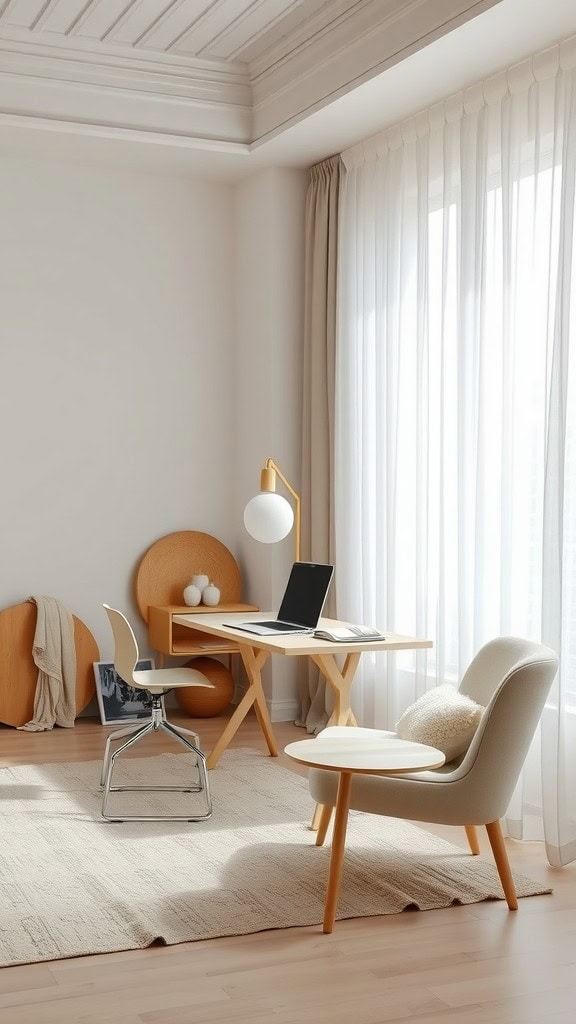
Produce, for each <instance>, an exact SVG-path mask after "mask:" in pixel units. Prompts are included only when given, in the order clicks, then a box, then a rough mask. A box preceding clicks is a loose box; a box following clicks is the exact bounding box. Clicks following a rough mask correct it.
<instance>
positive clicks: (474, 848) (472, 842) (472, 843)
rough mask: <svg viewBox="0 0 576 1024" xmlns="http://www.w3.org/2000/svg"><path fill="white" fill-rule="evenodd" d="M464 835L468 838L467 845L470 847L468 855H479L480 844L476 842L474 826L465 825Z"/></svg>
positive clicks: (476, 835)
mask: <svg viewBox="0 0 576 1024" xmlns="http://www.w3.org/2000/svg"><path fill="white" fill-rule="evenodd" d="M464 828H465V829H466V835H467V837H468V845H469V847H470V853H471V854H472V855H473V856H474V857H477V856H478V854H479V853H480V843H479V842H478V833H477V832H476V826H475V825H465V826H464Z"/></svg>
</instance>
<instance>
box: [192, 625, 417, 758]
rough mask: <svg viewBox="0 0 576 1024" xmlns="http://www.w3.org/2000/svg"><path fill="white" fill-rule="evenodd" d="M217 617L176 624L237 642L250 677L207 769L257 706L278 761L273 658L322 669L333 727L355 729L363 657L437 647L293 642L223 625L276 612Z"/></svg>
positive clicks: (304, 638) (303, 638)
mask: <svg viewBox="0 0 576 1024" xmlns="http://www.w3.org/2000/svg"><path fill="white" fill-rule="evenodd" d="M214 611H217V612H218V614H217V615H215V614H209V615H201V614H200V615H191V614H190V609H188V610H187V612H188V613H187V614H182V615H181V614H175V615H174V616H173V621H174V622H175V623H177V624H178V625H180V626H186V627H188V628H189V629H200V630H202V632H203V633H211V634H212V635H213V636H214V637H220V638H222V639H224V640H229V641H232V640H233V641H234V642H235V643H236V644H237V645H238V650H239V653H240V657H241V658H242V661H243V663H244V668H245V669H246V675H247V676H248V689H247V691H246V693H245V694H244V696H243V698H242V700H241V701H240V703H239V704H238V706H237V708H236V710H235V711H234V713H233V715H232V717H231V718H230V720H229V721H228V724H227V725H226V727H225V729H224V731H223V733H222V735H221V736H220V739H219V740H218V741H217V743H216V745H215V747H214V749H213V750H212V753H211V754H210V755H209V757H208V767H209V768H215V767H216V765H217V764H218V762H219V760H220V758H221V756H222V754H223V752H224V751H225V750H226V748H227V746H228V744H229V743H230V740H231V739H232V737H233V736H234V735H235V734H236V732H237V730H238V728H239V726H240V724H241V723H242V721H243V720H244V718H245V717H246V715H247V714H248V711H249V710H250V708H251V707H252V705H254V709H255V711H256V715H257V717H258V721H259V723H260V728H261V729H262V732H263V733H264V736H265V739H266V743H267V745H268V750H269V751H270V754H271V756H272V757H277V756H278V748H277V746H276V740H275V738H274V733H273V730H272V723H271V721H270V716H269V714H268V708H267V706H266V699H265V697H264V690H263V688H262V667H263V665H264V664H265V663H266V661H267V660H268V658H269V657H270V655H271V654H282V655H284V656H287V657H302V656H306V657H308V658H310V660H311V661H313V662H314V664H315V665H317V666H318V668H319V669H320V672H321V673H322V675H323V676H324V677H325V678H326V680H327V682H328V685H329V686H330V687H331V689H332V691H333V693H334V711H333V712H332V715H331V717H330V721H329V723H328V724H329V725H356V719H355V718H354V715H353V714H352V709H351V707H350V690H351V688H352V681H353V679H354V673H355V672H356V669H357V667H358V662H359V661H360V656H361V654H362V652H363V651H382V652H384V651H402V650H414V649H420V648H425V647H432V641H431V640H419V639H417V638H416V637H411V636H400V635H398V634H396V633H390V634H388V636H387V638H386V640H368V641H360V642H358V641H353V642H352V643H349V644H340V643H331V642H329V641H328V640H317V639H316V638H315V637H313V636H310V635H292V636H288V635H285V636H258V635H257V634H256V633H245V632H242V631H241V630H239V629H231V628H230V627H228V626H224V625H223V623H224V622H232V623H233V622H247V621H249V620H255V621H258V620H265V619H266V618H272V619H273V618H274V614H273V613H271V612H268V613H265V612H259V613H258V614H254V613H251V614H244V613H242V614H229V613H226V612H225V611H223V609H222V607H219V608H217V609H214ZM345 625H347V623H345V622H338V621H337V620H336V619H320V622H319V624H318V628H319V629H322V628H324V629H330V628H334V627H335V626H345ZM337 655H343V656H344V664H343V666H342V668H340V667H339V665H338V662H337V660H336V656H337Z"/></svg>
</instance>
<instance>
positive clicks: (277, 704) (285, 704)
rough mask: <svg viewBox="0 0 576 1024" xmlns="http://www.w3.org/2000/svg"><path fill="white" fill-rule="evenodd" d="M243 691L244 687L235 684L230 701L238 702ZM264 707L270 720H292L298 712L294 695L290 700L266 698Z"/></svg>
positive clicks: (297, 704) (298, 708)
mask: <svg viewBox="0 0 576 1024" xmlns="http://www.w3.org/2000/svg"><path fill="white" fill-rule="evenodd" d="M245 693H246V687H242V686H236V689H235V691H234V699H233V701H232V703H233V704H234V705H236V704H239V703H240V701H241V700H242V697H243V696H244V694H245ZM266 707H267V708H268V714H269V715H270V721H271V722H294V721H295V720H296V719H297V718H298V715H299V712H300V704H299V702H298V700H297V698H296V697H293V698H291V699H290V700H267V701H266Z"/></svg>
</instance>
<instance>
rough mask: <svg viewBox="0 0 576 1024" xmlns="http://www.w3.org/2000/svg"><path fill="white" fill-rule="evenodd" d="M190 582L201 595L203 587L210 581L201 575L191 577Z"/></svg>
mask: <svg viewBox="0 0 576 1024" xmlns="http://www.w3.org/2000/svg"><path fill="white" fill-rule="evenodd" d="M190 582H191V584H192V586H193V587H198V590H199V591H200V593H202V591H203V590H204V587H207V586H208V584H209V583H210V580H209V579H208V576H205V575H204V574H202V575H199V576H193V577H192V579H191V581H190Z"/></svg>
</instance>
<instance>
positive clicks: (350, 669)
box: [310, 651, 360, 835]
mask: <svg viewBox="0 0 576 1024" xmlns="http://www.w3.org/2000/svg"><path fill="white" fill-rule="evenodd" d="M311 660H312V661H313V662H314V664H315V665H317V666H318V668H319V669H320V671H321V673H322V675H323V676H324V678H325V679H326V681H327V683H328V685H329V687H330V689H331V690H332V692H333V694H334V710H333V711H332V714H331V715H330V719H329V721H328V725H357V724H358V723H357V721H356V719H355V717H354V714H353V712H352V708H351V707H350V691H351V689H352V683H353V681H354V676H355V674H356V669H357V668H358V663H359V661H360V652H357V651H355V652H353V653H350V654H347V655H346V657H345V659H344V665H343V666H342V669H340V668H339V666H338V663H337V661H336V656H335V655H334V654H312V655H311ZM323 810H324V808H323V807H322V804H316V810H315V811H314V816H313V818H312V822H311V825H310V828H311V829H312V831H313V832H317V831H318V828H319V826H320V819H321V817H322V812H323ZM331 817H332V812H331V810H329V811H328V817H327V820H326V818H324V820H323V825H324V826H325V829H327V828H328V825H329V824H330V818H331ZM325 834H326V832H324V835H325Z"/></svg>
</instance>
